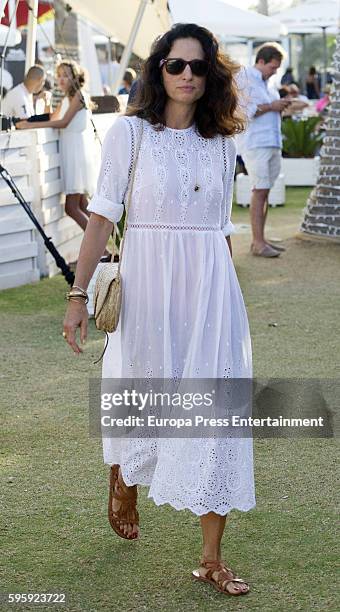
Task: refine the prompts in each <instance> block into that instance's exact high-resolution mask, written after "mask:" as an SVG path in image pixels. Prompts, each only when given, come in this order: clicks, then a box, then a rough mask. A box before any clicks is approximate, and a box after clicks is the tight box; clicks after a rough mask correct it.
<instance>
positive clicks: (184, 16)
mask: <svg viewBox="0 0 340 612" xmlns="http://www.w3.org/2000/svg"><path fill="white" fill-rule="evenodd" d="M169 5H170V11H171V16H172V20H173V22H174V23H180V22H183V23H193V22H194V23H197V24H198V25H202V26H204V27H205V28H208V29H209V30H211V31H212V32H213V33H214V34H215V35H216V36H217V37H218V38H220V39H221V40H224V39H225V38H230V37H234V38H235V40H236V39H237V38H243V39H247V41H248V63H251V59H252V53H253V41H254V40H256V39H259V40H277V39H280V38H281V37H282V36H285V35H286V34H287V29H286V27H285V26H284V25H283V24H282V23H280V21H279V20H277V19H272V18H271V17H267V16H266V15H261V14H260V13H256V12H254V11H245V10H241V9H239V8H236V7H235V6H232V5H230V4H228V2H226V1H225V0H209V2H207V1H206V0H184V1H183V0H169Z"/></svg>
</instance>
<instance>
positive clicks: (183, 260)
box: [88, 116, 255, 515]
mask: <svg viewBox="0 0 340 612" xmlns="http://www.w3.org/2000/svg"><path fill="white" fill-rule="evenodd" d="M141 121H142V120H141V119H139V118H137V117H125V116H122V117H119V118H117V119H116V121H115V123H114V125H113V126H112V127H111V128H110V130H109V131H108V133H107V135H106V138H105V142H104V145H103V155H102V165H101V171H100V175H99V180H98V186H97V192H96V194H95V195H94V197H93V198H92V200H91V202H90V204H89V206H88V210H89V211H91V212H95V213H97V214H99V215H102V216H104V217H106V218H107V219H110V220H111V221H118V220H119V219H120V218H121V216H122V214H123V210H124V209H123V204H122V202H123V199H124V195H125V194H126V190H127V185H128V178H129V172H131V159H133V158H134V155H135V152H136V146H137V142H138V133H139V130H140V126H141ZM235 158H236V151H235V145H234V141H233V139H232V138H228V137H222V136H220V135H218V136H216V137H214V138H211V139H206V138H203V137H201V136H200V135H199V133H198V132H197V130H196V128H195V126H191V127H189V128H187V129H183V130H176V129H171V128H165V129H164V130H163V131H156V130H155V129H154V128H153V126H151V124H149V123H148V122H147V121H144V132H143V139H142V143H141V149H140V153H139V158H138V163H137V167H136V174H135V182H134V188H133V194H132V200H131V204H130V209H129V216H128V226H127V231H126V237H125V245H124V253H123V258H122V264H121V274H122V284H123V300H122V311H121V315H120V321H119V325H118V328H117V330H116V331H115V332H114V333H112V334H109V344H108V348H107V350H106V353H105V355H104V361H103V371H102V375H103V378H142V379H152V378H176V379H177V378H179V379H181V378H186V379H190V378H215V379H217V378H251V377H252V357H251V341H250V334H249V326H248V320H247V314H246V310H245V306H244V302H243V297H242V294H241V290H240V287H239V283H238V280H237V277H236V273H235V269H234V265H233V262H232V259H231V256H230V253H229V249H228V245H227V242H226V239H225V236H227V235H229V234H231V233H232V232H233V226H232V224H231V222H230V213H231V203H232V192H233V177H234V168H235ZM196 185H199V190H196V191H195V186H196ZM103 451H104V462H105V463H107V464H110V465H112V464H114V463H118V464H120V465H121V468H122V474H123V477H124V480H125V482H126V484H127V485H129V486H131V485H134V484H141V485H147V486H149V497H150V498H152V499H153V500H154V502H155V503H156V504H157V505H160V504H165V503H168V504H170V505H171V506H172V507H174V508H176V509H177V510H180V509H184V508H187V509H189V510H191V511H192V512H193V513H195V514H196V515H202V514H206V513H208V512H211V511H212V512H216V513H217V514H221V515H224V514H227V513H228V512H229V511H230V510H231V509H233V508H235V509H238V510H242V511H247V510H250V509H251V508H253V507H254V506H255V491H254V472H253V446H252V440H251V439H250V438H216V437H214V438H193V439H188V438H171V439H169V438H158V439H142V438H137V439H130V440H124V441H122V439H117V438H106V437H103Z"/></svg>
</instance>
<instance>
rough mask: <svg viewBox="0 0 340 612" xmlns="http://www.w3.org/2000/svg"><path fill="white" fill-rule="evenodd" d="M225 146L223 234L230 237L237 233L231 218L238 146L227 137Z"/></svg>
mask: <svg viewBox="0 0 340 612" xmlns="http://www.w3.org/2000/svg"><path fill="white" fill-rule="evenodd" d="M223 146H224V159H225V174H224V177H223V207H222V232H223V234H224V235H225V236H229V235H230V234H234V233H235V228H234V226H233V224H232V222H231V220H230V218H231V208H232V203H233V190H234V174H235V165H236V146H235V142H234V140H233V139H232V138H225V137H224V143H223Z"/></svg>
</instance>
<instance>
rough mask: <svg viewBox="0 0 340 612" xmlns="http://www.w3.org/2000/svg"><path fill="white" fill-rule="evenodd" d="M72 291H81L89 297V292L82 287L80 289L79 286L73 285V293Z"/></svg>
mask: <svg viewBox="0 0 340 612" xmlns="http://www.w3.org/2000/svg"><path fill="white" fill-rule="evenodd" d="M72 289H79V291H81V292H82V293H83V294H84V295H87V291H85V289H82V288H81V287H78V286H77V285H72V287H71V291H72Z"/></svg>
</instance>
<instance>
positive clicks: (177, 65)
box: [165, 59, 185, 74]
mask: <svg viewBox="0 0 340 612" xmlns="http://www.w3.org/2000/svg"><path fill="white" fill-rule="evenodd" d="M165 67H166V71H167V72H168V73H169V74H181V72H183V70H184V69H185V62H184V61H183V60H182V59H174V60H168V61H167V63H166V64H165Z"/></svg>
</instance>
